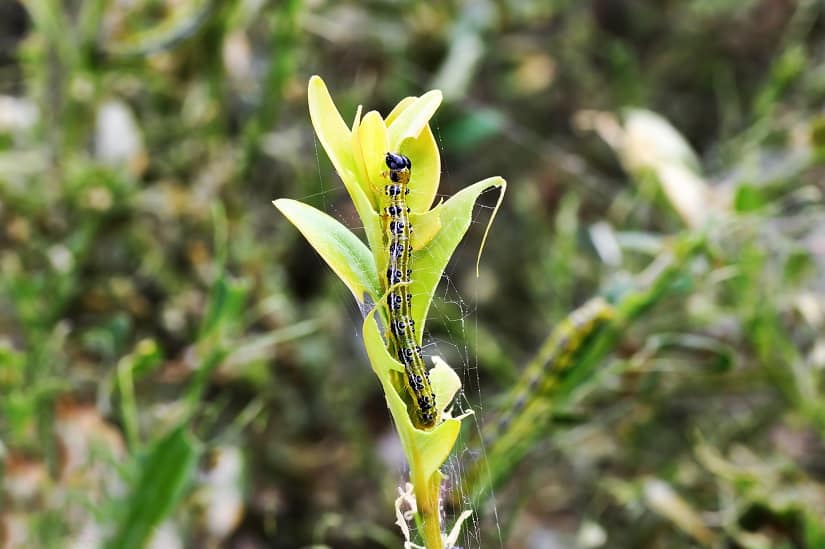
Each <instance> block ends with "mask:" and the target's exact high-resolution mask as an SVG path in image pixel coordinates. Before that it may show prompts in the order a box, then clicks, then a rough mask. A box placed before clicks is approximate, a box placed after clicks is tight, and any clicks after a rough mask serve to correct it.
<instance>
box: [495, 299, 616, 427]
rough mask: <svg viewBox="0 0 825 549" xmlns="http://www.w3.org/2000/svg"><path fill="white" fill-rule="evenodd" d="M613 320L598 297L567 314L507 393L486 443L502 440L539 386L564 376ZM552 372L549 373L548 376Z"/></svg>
mask: <svg viewBox="0 0 825 549" xmlns="http://www.w3.org/2000/svg"><path fill="white" fill-rule="evenodd" d="M613 316H614V309H613V307H612V306H611V305H610V304H609V303H607V301H605V300H604V299H603V298H601V297H594V298H593V299H590V300H589V301H587V302H586V303H585V304H584V305H582V306H581V307H579V308H578V309H576V310H574V311H573V312H572V313H570V314H569V315H568V316H567V317H566V318H565V319H564V320H562V321H561V322H560V323H559V324H558V325H556V327H555V328H554V329H553V332H552V333H551V335H550V337H549V338H548V340H547V342H546V343H545V344H544V345H542V347H541V349H540V350H539V352H538V354H537V355H536V357H535V359H534V360H533V361H532V362H531V363H530V365H529V366H528V367H527V369H526V370H525V372H524V373H523V374H522V376H521V379H520V382H519V384H518V385H517V386H516V387H515V388H514V389H513V390H512V391H511V392H510V395H511V396H510V398H508V399H507V400H506V402H507V403H508V405H505V406H504V407H503V410H504V411H503V414H502V417H501V418H500V419H499V420H498V422H497V424H496V428H495V430H494V432H493V433H490V434H489V436H487V437H485V438H486V439H487V440H488V442H489V441H492V440H493V439H494V438H497V437H499V436H501V435H502V434H503V433H504V432H505V431H506V430H507V428H508V427H509V426H510V423H511V422H512V421H513V419H514V418H515V417H517V416H518V415H519V414H520V413H521V412H522V411H523V410H524V409H525V408H526V407H527V404H528V403H529V401H530V399H531V398H533V397H535V396H536V395H537V394H540V393H541V392H542V386H543V385H545V384H546V383H548V382H549V381H550V380H552V379H554V378H555V377H556V376H557V375H558V374H559V373H561V372H563V371H564V370H565V369H566V368H567V367H568V366H569V365H570V364H571V362H572V361H573V359H574V358H575V356H576V354H577V352H578V351H579V348H580V347H581V345H582V343H584V341H585V340H587V338H588V337H590V335H591V334H593V333H594V332H595V331H596V330H597V329H598V328H599V327H600V326H602V325H603V324H604V323H605V322H606V321H607V320H610V319H611V318H613ZM551 370H552V373H551Z"/></svg>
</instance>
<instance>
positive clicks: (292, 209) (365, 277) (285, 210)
mask: <svg viewBox="0 0 825 549" xmlns="http://www.w3.org/2000/svg"><path fill="white" fill-rule="evenodd" d="M273 204H275V207H276V208H278V209H279V210H280V211H281V213H282V214H284V216H286V218H287V219H289V221H290V222H292V224H293V225H295V227H296V228H297V229H298V230H299V231H301V234H303V235H304V237H305V238H306V239H307V241H309V243H310V244H311V245H312V247H313V248H315V251H316V252H318V254H319V255H320V256H321V257H322V258H323V259H324V261H326V262H327V265H329V266H330V268H331V269H332V270H333V271H335V274H337V275H338V278H340V279H341V280H342V281H343V282H344V284H346V285H347V287H348V288H349V289H350V291H351V292H352V295H354V296H355V299H356V300H357V301H358V303H359V304H361V305H363V304H364V303H366V301H367V300H366V297H365V296H370V300H371V301H373V302H375V301H377V299H378V298H379V297H380V295H381V290H380V286H379V282H378V273H377V272H376V270H375V261H374V260H373V257H372V254H371V253H370V251H369V249H368V248H367V247H366V245H364V243H363V242H361V240H360V239H359V238H358V237H357V236H355V235H354V234H353V233H352V231H350V230H349V229H347V228H346V227H345V226H344V225H342V224H341V223H339V222H338V221H336V220H335V219H333V218H332V217H330V216H329V215H327V214H325V213H324V212H322V211H320V210H317V209H315V208H313V207H312V206H309V205H307V204H304V203H302V202H298V201H297V200H289V199H286V198H281V199H280V200H275V201H274V202H273Z"/></svg>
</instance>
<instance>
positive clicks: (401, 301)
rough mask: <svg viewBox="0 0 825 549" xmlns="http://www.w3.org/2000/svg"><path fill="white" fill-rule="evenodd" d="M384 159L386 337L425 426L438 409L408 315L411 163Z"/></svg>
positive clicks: (418, 419)
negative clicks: (403, 371)
mask: <svg viewBox="0 0 825 549" xmlns="http://www.w3.org/2000/svg"><path fill="white" fill-rule="evenodd" d="M385 162H386V164H387V168H388V171H387V176H388V179H389V182H388V183H387V185H386V186H385V187H384V194H385V195H386V200H385V205H384V208H383V212H382V214H383V215H382V218H383V219H384V221H385V223H384V227H385V233H386V243H387V256H388V258H387V288H388V294H387V309H388V311H389V333H388V338H389V340H390V342H391V347H392V349H393V350H394V352H395V353H396V356H397V358H398V361H399V362H401V363H402V364H403V365H404V370H405V373H406V375H405V383H404V385H405V386H406V389H407V393H408V395H409V397H410V400H411V401H412V405H413V418H412V419H413V423H414V424H415V426H416V427H418V428H423V429H429V428H432V427H434V426H435V425H436V424H437V423H438V420H439V415H440V412H439V410H438V407H437V406H436V402H435V393H433V390H432V386H431V385H430V375H429V372H428V371H427V368H426V366H425V364H424V357H423V356H422V354H421V347H420V346H419V345H418V343H417V338H416V336H415V322H414V321H413V319H412V295H411V294H410V290H409V284H410V281H411V280H412V274H413V269H412V243H411V240H410V237H411V234H412V230H413V228H412V225H410V217H409V213H410V208H409V207H408V206H407V195H408V194H409V192H410V189H409V182H410V170H411V169H412V164H411V163H410V159H409V158H407V157H406V156H404V155H401V154H396V153H392V152H388V153H387V155H386V159H385Z"/></svg>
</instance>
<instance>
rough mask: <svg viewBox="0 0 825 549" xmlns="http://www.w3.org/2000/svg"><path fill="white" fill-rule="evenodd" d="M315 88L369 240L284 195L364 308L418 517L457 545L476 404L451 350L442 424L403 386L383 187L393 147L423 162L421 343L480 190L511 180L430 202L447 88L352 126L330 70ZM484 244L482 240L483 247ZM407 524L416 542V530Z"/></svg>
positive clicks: (316, 106) (418, 174)
mask: <svg viewBox="0 0 825 549" xmlns="http://www.w3.org/2000/svg"><path fill="white" fill-rule="evenodd" d="M308 96H309V109H310V115H311V117H312V123H313V125H314V127H315V131H316V133H317V135H318V138H319V140H320V141H321V144H322V145H323V147H324V149H325V150H326V152H327V155H328V156H329V158H330V160H331V161H332V163H333V165H334V166H335V169H336V171H337V172H338V174H339V175H340V177H341V179H342V180H343V182H344V186H345V187H346V189H347V192H348V193H349V195H350V197H351V198H352V201H353V203H354V204H355V208H356V210H357V211H358V215H359V216H360V218H361V222H362V223H363V227H364V231H365V233H366V237H367V242H368V245H369V246H367V245H365V244H364V243H363V242H362V241H361V240H360V239H359V238H358V237H357V236H356V235H355V234H354V233H352V232H351V231H350V230H349V229H347V228H346V227H344V226H343V225H342V224H341V223H339V222H338V221H336V220H335V219H333V218H332V217H330V216H328V215H327V214H325V213H323V212H321V211H319V210H317V209H315V208H313V207H311V206H308V205H306V204H303V203H301V202H297V201H294V200H288V199H280V200H276V201H275V202H274V203H275V206H276V207H277V208H278V209H279V210H280V211H281V212H282V213H283V214H284V215H285V216H286V217H287V218H288V219H289V220H290V221H291V222H292V223H293V224H294V225H295V226H296V227H297V228H298V230H299V231H301V233H302V234H303V235H304V236H305V237H306V239H307V240H308V241H309V243H310V244H311V245H312V246H313V247H314V248H315V250H316V251H317V252H318V253H319V254H320V255H321V257H322V258H323V259H324V260H325V261H326V262H327V264H328V265H329V266H330V267H331V268H332V270H333V271H335V273H336V274H337V275H338V276H339V277H340V278H341V280H342V281H343V282H344V283H345V284H346V285H347V287H348V288H349V289H350V291H351V292H352V294H353V296H355V299H356V301H357V302H358V304H359V306H360V308H361V310H362V311H363V312H364V325H363V337H364V345H365V346H366V349H367V354H368V356H369V360H370V364H371V365H372V369H373V371H374V372H375V374H376V376H378V379H379V381H380V382H381V386H382V388H383V390H384V395H385V398H386V400H387V405H388V406H389V409H390V412H391V414H392V417H393V419H394V421H395V426H396V429H397V431H398V435H399V437H400V439H401V443H402V445H403V447H404V451H405V454H406V457H407V461H408V463H409V466H410V480H411V483H412V486H413V493H414V499H413V498H410V499H409V500H408V501H414V502H415V507H416V509H417V513H416V519H417V522H419V523H420V526H421V532H422V538H423V540H424V543H425V545H426V547H428V548H440V547H443V546H444V544H445V543H446V544H447V545H452V543H453V542H454V541H455V539H456V537H457V535H458V531H459V527H460V523H461V522H462V521H463V520H464V518H466V516H468V514H466V513H465V514H462V516H461V518H459V520H458V522H457V524H456V527H454V528H453V530H452V532H450V534H449V535H446V534H444V532H443V531H442V527H441V523H440V505H441V501H440V486H441V480H442V474H441V472H440V471H439V467H441V465H442V464H443V463H444V461H445V460H446V459H447V457H448V456H449V454H450V452H451V450H452V448H453V445H454V444H455V441H456V438H457V436H458V433H459V430H460V424H461V420H462V419H463V418H464V417H466V415H467V414H465V415H462V416H459V417H452V416H451V415H450V411H449V410H450V402H451V400H452V398H453V396H454V395H455V393H456V392H457V391H458V389H459V388H460V386H461V382H460V381H459V378H458V376H457V375H456V374H455V372H454V371H453V370H452V369H451V368H450V367H449V366H448V365H447V364H446V363H445V362H444V361H443V360H441V359H440V358H438V357H434V360H433V361H434V363H435V367H434V368H432V370H431V371H430V377H431V382H432V387H433V391H434V392H435V395H436V402H437V406H438V407H439V409H440V410H441V412H442V418H443V421H441V422H440V423H439V424H437V425H436V426H434V427H433V428H432V429H428V430H422V429H418V428H416V427H415V426H414V425H413V421H412V419H411V415H410V410H409V408H411V407H414V403H410V402H408V401H405V398H404V396H403V395H404V393H405V391H404V386H403V384H404V383H405V381H404V377H405V376H404V366H403V365H402V364H401V363H400V362H399V361H398V360H396V359H395V358H394V357H393V356H392V354H391V353H390V350H389V349H388V342H387V341H386V340H385V337H382V333H381V328H379V324H380V325H381V326H388V325H389V324H388V320H389V317H388V313H387V311H386V309H385V307H384V303H385V302H386V297H387V294H388V291H389V288H388V287H387V281H386V280H384V278H383V277H381V276H379V273H383V272H385V271H386V268H387V264H388V252H387V247H388V245H389V244H388V242H387V239H386V237H385V229H384V228H383V227H382V218H381V213H382V212H383V209H382V195H383V192H384V186H385V185H386V183H387V182H388V179H386V175H385V174H384V172H385V171H386V165H385V156H386V154H387V153H388V152H397V153H400V154H404V155H405V156H407V157H409V158H410V160H411V161H412V165H413V166H414V170H413V174H412V179H411V182H410V195H409V199H408V201H407V204H408V205H409V208H410V210H411V211H410V214H409V218H410V222H411V224H412V225H413V226H414V227H415V231H416V232H415V233H413V238H412V246H413V250H414V251H413V253H414V256H415V260H414V262H415V273H416V274H415V276H413V278H412V281H411V282H410V288H409V291H410V293H411V294H412V295H415V296H416V299H415V301H414V302H413V304H412V307H411V318H412V319H413V321H414V322H415V325H416V326H419V330H418V332H417V333H418V343H419V345H420V343H421V334H422V333H423V327H424V323H425V321H426V316H427V311H428V310H429V307H430V303H431V301H432V298H433V295H434V293H435V289H436V286H437V284H438V282H439V280H440V279H441V275H442V273H443V271H444V268H445V267H446V265H447V261H448V260H449V258H450V256H451V255H452V253H453V251H454V250H455V247H456V246H457V245H458V243H459V241H460V240H461V238H462V237H463V236H464V233H465V232H466V230H467V228H468V227H469V225H470V221H471V216H472V209H473V205H474V204H475V201H476V199H477V198H478V196H479V195H480V194H481V193H482V192H483V191H485V190H487V189H489V188H492V187H497V188H500V189H501V190H502V194H501V196H500V198H499V204H500V203H501V197H503V191H504V189H505V188H506V183H505V181H504V180H503V179H502V178H500V177H492V178H489V179H485V180H483V181H480V182H478V183H476V184H474V185H471V186H469V187H467V188H465V189H463V190H462V191H460V192H459V193H457V194H456V195H455V196H453V197H452V198H450V199H449V200H447V201H446V202H443V203H438V204H437V205H436V206H435V207H434V208H433V209H430V205H431V204H432V202H433V200H434V198H435V195H436V191H437V189H438V184H439V180H440V176H441V166H440V158H439V153H438V147H437V145H436V143H435V139H434V137H433V134H432V132H431V130H430V128H429V120H430V118H431V117H432V115H433V114H434V113H435V110H436V109H437V108H438V106H439V105H440V103H441V92H440V91H437V90H434V91H430V92H428V93H426V94H424V95H422V96H421V97H408V98H405V99H404V100H402V101H401V102H400V103H399V104H398V105H397V106H396V107H395V109H393V111H392V112H391V113H390V114H389V116H387V118H386V119H383V118H382V117H381V115H380V114H379V113H378V112H376V111H370V112H368V113H367V114H366V115H364V116H363V118H362V117H361V109H360V107H359V109H358V112H357V113H356V115H355V121H354V123H353V126H352V129H351V130H350V128H348V127H347V125H346V124H345V123H344V121H343V119H342V118H341V115H340V114H339V113H338V110H337V109H336V107H335V105H334V103H333V101H332V98H331V97H330V95H329V92H328V91H327V88H326V85H325V84H324V82H323V80H321V78H319V77H317V76H315V77H313V78H312V79H311V80H310V82H309V92H308ZM496 208H498V206H496ZM493 215H495V212H494V214H493ZM490 221H491V222H492V217H491V220H490ZM488 229H489V226H488ZM485 238H486V234H485ZM483 245H484V242H483V241H482V248H483ZM479 255H480V252H479ZM385 335H386V334H385ZM405 534H407V538H408V539H407V541H408V543H411V540H410V539H409V535H408V532H407V531H406V530H405Z"/></svg>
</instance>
